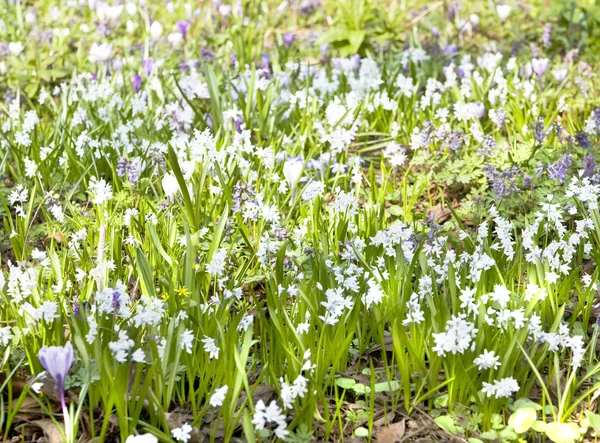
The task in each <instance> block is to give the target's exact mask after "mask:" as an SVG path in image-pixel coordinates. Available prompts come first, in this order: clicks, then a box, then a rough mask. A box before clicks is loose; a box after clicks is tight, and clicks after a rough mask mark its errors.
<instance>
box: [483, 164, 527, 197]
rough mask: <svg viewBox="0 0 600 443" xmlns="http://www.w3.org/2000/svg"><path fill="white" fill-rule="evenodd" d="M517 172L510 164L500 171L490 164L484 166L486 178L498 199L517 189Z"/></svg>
mask: <svg viewBox="0 0 600 443" xmlns="http://www.w3.org/2000/svg"><path fill="white" fill-rule="evenodd" d="M518 172H519V170H518V168H517V167H516V166H512V167H510V168H508V169H506V170H504V171H502V172H499V171H498V169H496V168H495V167H494V166H492V165H488V166H487V167H486V171H485V173H486V176H487V178H488V180H489V181H490V182H491V185H492V188H493V189H494V193H495V194H496V196H497V197H498V198H499V199H503V198H504V197H508V196H509V195H511V194H512V193H514V192H517V191H518V190H519V188H518V186H517V183H516V177H517V173H518Z"/></svg>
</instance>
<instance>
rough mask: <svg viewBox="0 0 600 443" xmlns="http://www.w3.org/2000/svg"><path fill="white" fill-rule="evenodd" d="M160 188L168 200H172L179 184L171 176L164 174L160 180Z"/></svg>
mask: <svg viewBox="0 0 600 443" xmlns="http://www.w3.org/2000/svg"><path fill="white" fill-rule="evenodd" d="M162 187H163V190H164V191H165V194H166V195H167V197H168V198H169V199H171V198H173V196H175V194H177V191H179V183H178V182H177V179H176V178H175V176H174V175H173V174H165V176H164V177H163V179H162Z"/></svg>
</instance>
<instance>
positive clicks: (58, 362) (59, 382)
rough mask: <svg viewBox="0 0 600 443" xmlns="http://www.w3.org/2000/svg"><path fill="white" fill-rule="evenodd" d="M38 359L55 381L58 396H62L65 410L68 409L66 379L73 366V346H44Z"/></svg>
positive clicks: (61, 400)
mask: <svg viewBox="0 0 600 443" xmlns="http://www.w3.org/2000/svg"><path fill="white" fill-rule="evenodd" d="M38 358H39V359H40V363H42V366H43V367H44V369H46V371H47V372H48V374H50V376H51V377H52V378H53V379H54V382H55V383H56V389H57V390H58V395H59V396H60V402H61V404H62V407H63V409H66V407H67V406H66V404H65V379H66V378H67V374H68V373H69V369H70V368H71V365H72V364H73V346H72V345H71V343H70V342H69V343H67V344H66V345H65V346H50V347H47V346H44V347H43V348H42V349H40V352H39V353H38Z"/></svg>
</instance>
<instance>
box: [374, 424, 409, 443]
mask: <svg viewBox="0 0 600 443" xmlns="http://www.w3.org/2000/svg"><path fill="white" fill-rule="evenodd" d="M405 432H406V422H405V421H404V420H402V421H399V422H398V423H393V424H391V425H389V426H386V427H384V428H381V429H380V430H379V431H378V432H377V441H380V442H386V443H388V442H389V443H395V442H397V441H401V440H402V438H403V437H404V433H405Z"/></svg>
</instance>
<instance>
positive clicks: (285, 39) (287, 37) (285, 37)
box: [283, 32, 296, 48]
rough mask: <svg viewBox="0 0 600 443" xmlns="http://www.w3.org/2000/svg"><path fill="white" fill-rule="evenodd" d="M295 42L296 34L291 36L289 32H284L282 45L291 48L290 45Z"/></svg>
mask: <svg viewBox="0 0 600 443" xmlns="http://www.w3.org/2000/svg"><path fill="white" fill-rule="evenodd" d="M295 40H296V34H292V33H291V32H286V33H285V34H283V44H284V45H286V46H287V47H288V48H289V47H290V46H292V43H294V41H295Z"/></svg>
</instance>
